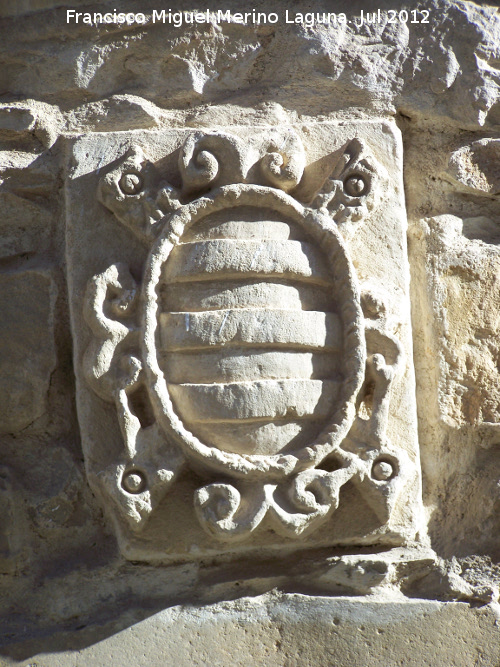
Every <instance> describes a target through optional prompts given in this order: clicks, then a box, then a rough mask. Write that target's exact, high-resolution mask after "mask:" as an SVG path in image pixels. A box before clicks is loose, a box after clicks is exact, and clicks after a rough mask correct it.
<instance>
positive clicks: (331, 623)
mask: <svg viewBox="0 0 500 667" xmlns="http://www.w3.org/2000/svg"><path fill="white" fill-rule="evenodd" d="M123 621H124V625H132V624H133V625H132V627H128V628H127V629H125V630H121V631H120V623H119V622H117V623H115V625H114V626H103V627H100V628H94V629H92V630H91V631H90V630H89V629H87V630H82V631H81V633H80V634H79V635H75V634H69V633H68V634H64V635H61V636H60V637H58V638H57V645H58V647H59V650H61V652H60V653H57V654H56V653H47V652H46V650H47V649H42V650H43V652H40V645H38V647H37V644H36V642H34V643H33V644H32V647H30V650H31V651H32V652H33V653H34V657H33V658H30V659H29V660H23V661H19V662H18V663H17V664H19V665H22V666H23V667H29V665H33V664H36V665H43V667H66V666H68V667H69V666H71V667H73V666H74V667H84V666H85V665H119V664H125V663H127V662H128V661H129V660H130V658H131V656H134V663H135V664H136V665H137V666H138V667H160V666H163V665H165V664H174V663H175V664H180V665H193V666H196V667H201V666H202V665H208V664H214V663H215V664H220V665H231V666H232V665H234V666H235V667H250V665H270V666H272V667H283V666H285V665H286V666H287V667H288V666H290V667H304V666H309V665H321V666H325V667H326V666H327V665H332V664H335V665H344V664H345V665H370V666H373V667H399V666H403V665H404V666H405V667H406V666H407V665H408V666H409V667H434V666H435V665H447V667H448V666H449V667H454V666H458V665H460V666H461V665H484V666H488V667H494V666H495V665H497V664H498V659H499V657H500V647H499V646H498V629H497V625H496V624H497V617H496V615H495V614H494V612H493V611H492V610H491V609H475V610H473V611H471V610H469V609H468V607H467V606H466V605H464V604H461V603H449V604H443V603H442V602H430V601H424V600H413V601H411V602H408V601H405V600H398V601H389V600H359V599H356V598H349V597H346V598H343V599H342V600H335V599H328V598H324V597H319V596H318V597H315V598H309V597H307V596H304V595H285V594H280V593H274V594H270V595H266V596H260V597H256V598H242V599H240V600H238V601H237V602H227V603H219V604H216V605H210V606H207V607H204V608H200V609H197V610H187V609H185V608H183V607H173V608H171V609H168V610H165V611H162V612H160V613H157V614H155V615H152V616H150V617H149V618H147V619H146V620H141V621H139V620H138V619H134V618H133V616H131V615H130V617H129V618H128V619H127V620H126V621H125V619H123ZM92 636H93V637H95V636H97V637H99V638H100V641H98V642H97V643H94V641H92V640H91V641H92V645H91V646H87V642H88V639H87V637H92ZM153 637H154V641H152V638H153ZM55 639H56V638H54V639H53V642H54V640H55ZM47 646H48V650H49V651H50V644H48V645H47ZM13 653H17V654H18V655H22V648H21V649H17V650H16V649H15V648H14V649H13ZM7 664H9V663H7Z"/></svg>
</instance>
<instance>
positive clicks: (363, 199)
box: [313, 139, 385, 224]
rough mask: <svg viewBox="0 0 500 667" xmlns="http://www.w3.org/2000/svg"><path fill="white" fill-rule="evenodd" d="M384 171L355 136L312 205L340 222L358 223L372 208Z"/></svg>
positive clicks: (364, 144)
mask: <svg viewBox="0 0 500 667" xmlns="http://www.w3.org/2000/svg"><path fill="white" fill-rule="evenodd" d="M384 171H385V170H384V169H383V167H382V166H381V165H380V164H379V163H378V162H377V161H376V160H375V158H374V157H373V156H372V154H371V153H370V151H369V149H368V147H367V145H366V143H365V142H363V141H361V140H360V139H352V141H350V142H349V143H348V145H347V146H346V148H345V150H344V152H343V154H342V155H341V157H340V159H339V161H338V162H337V164H336V165H335V167H334V169H333V171H332V173H331V174H330V175H329V176H328V178H327V179H326V181H325V183H324V184H323V187H322V188H321V190H320V191H319V193H318V194H317V195H316V198H315V200H314V202H313V206H316V207H317V208H326V209H328V211H329V212H330V213H331V215H332V216H333V218H334V220H335V222H337V224H343V223H345V222H348V221H352V222H356V221H358V220H360V219H361V218H363V217H364V216H365V215H366V214H367V213H368V212H369V211H371V210H372V209H373V207H374V205H375V201H376V195H377V188H379V189H380V184H381V182H382V181H383V180H384Z"/></svg>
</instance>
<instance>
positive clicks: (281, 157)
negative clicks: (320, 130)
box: [261, 128, 306, 192]
mask: <svg viewBox="0 0 500 667" xmlns="http://www.w3.org/2000/svg"><path fill="white" fill-rule="evenodd" d="M267 151H268V152H267V153H266V154H265V155H264V157H263V158H262V160H261V170H262V173H263V175H264V178H265V180H266V181H267V182H268V183H269V184H270V185H272V186H273V187H275V188H280V189H281V190H284V191H285V192H289V191H290V190H293V188H295V187H296V186H297V185H298V184H299V182H300V179H301V178H302V174H303V173H304V168H305V166H306V156H305V152H304V146H303V145H302V142H301V141H300V138H299V136H298V135H297V133H296V132H295V131H294V130H292V129H291V128H288V129H287V130H286V131H285V132H277V131H274V132H272V133H271V137H270V138H269V141H268V142H267Z"/></svg>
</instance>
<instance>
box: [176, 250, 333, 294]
mask: <svg viewBox="0 0 500 667" xmlns="http://www.w3.org/2000/svg"><path fill="white" fill-rule="evenodd" d="M235 275H241V277H242V278H250V277H252V276H264V275H266V276H282V277H284V278H286V277H288V278H300V279H302V280H308V281H310V282H313V283H318V284H324V285H328V284H331V280H332V278H331V275H330V273H329V271H328V267H327V266H326V263H325V261H324V259H323V257H322V255H321V252H320V251H319V250H318V249H317V248H316V247H315V246H313V245H311V244H310V243H305V242H303V241H275V240H269V241H247V240H239V239H238V240H236V239H215V240H208V241H197V242H194V243H182V244H180V245H178V246H176V247H175V248H174V249H173V250H172V252H171V254H170V257H169V258H168V260H167V262H166V264H165V267H164V273H163V279H164V280H165V281H166V282H169V283H170V282H185V281H191V280H204V279H205V280H213V279H214V278H221V277H227V278H230V277H232V276H235Z"/></svg>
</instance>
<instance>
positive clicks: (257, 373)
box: [162, 347, 339, 383]
mask: <svg viewBox="0 0 500 667" xmlns="http://www.w3.org/2000/svg"><path fill="white" fill-rule="evenodd" d="M162 367H163V369H164V371H165V375H166V378H167V381H168V382H174V383H183V382H195V383H205V382H206V383H214V382H239V381H250V380H272V379H287V378H296V379H317V380H326V379H328V378H331V377H333V376H334V375H335V373H336V372H337V371H338V367H339V355H336V354H331V353H323V352H296V351H291V350H262V349H260V350H259V349H251V348H250V349H249V348H244V349H242V348H238V347H236V348H235V347H233V348H227V349H226V348H223V349H217V350H214V351H213V352H205V353H203V352H170V353H167V354H165V358H164V360H163V363H162Z"/></svg>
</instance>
